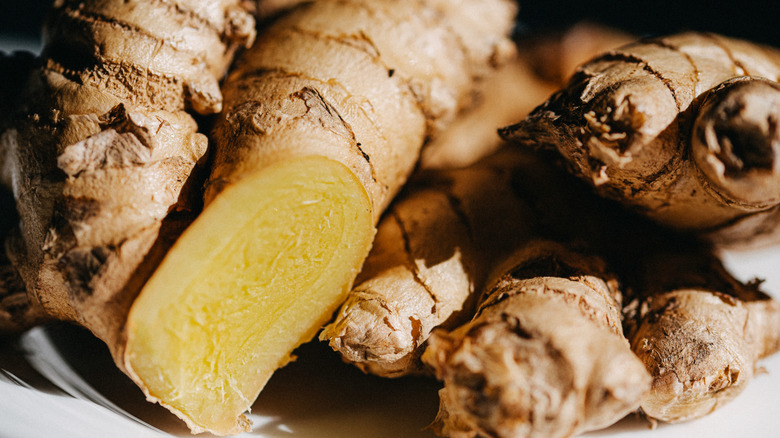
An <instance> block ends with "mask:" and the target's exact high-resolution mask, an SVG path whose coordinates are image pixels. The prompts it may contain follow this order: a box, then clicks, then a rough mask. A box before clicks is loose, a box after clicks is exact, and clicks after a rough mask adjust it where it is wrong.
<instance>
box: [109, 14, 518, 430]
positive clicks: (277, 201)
mask: <svg viewBox="0 0 780 438" xmlns="http://www.w3.org/2000/svg"><path fill="white" fill-rule="evenodd" d="M514 10H515V5H514V4H513V3H512V2H509V1H503V0H490V1H469V0H463V1H461V0H449V1H440V0H430V1H423V2H420V1H416V0H409V1H406V0H404V1H398V2H392V3H388V2H385V1H381V0H366V1H357V0H355V1H352V0H348V1H330V0H319V1H316V2H310V3H305V4H302V5H300V6H299V7H296V8H294V9H292V10H291V11H290V12H289V13H287V14H283V15H281V16H280V17H279V18H278V19H277V20H276V21H274V22H273V23H270V24H269V25H268V27H266V28H264V30H263V31H262V32H261V33H260V34H259V35H258V38H257V41H256V43H255V44H254V46H253V47H252V48H251V49H250V50H248V51H247V52H246V53H244V54H243V55H242V56H241V57H240V58H239V59H238V60H237V61H236V64H235V66H234V68H233V69H232V71H231V73H230V74H229V75H228V77H227V79H226V81H225V83H224V85H223V88H222V91H223V93H224V96H225V108H224V111H223V112H222V114H221V115H220V116H219V118H218V120H217V121H216V122H215V127H214V130H213V140H214V150H213V155H212V159H213V165H212V170H211V174H210V176H209V178H208V181H207V182H206V186H205V196H204V199H205V208H204V210H203V212H202V213H201V214H200V215H199V216H198V218H197V219H196V220H195V221H194V223H193V224H192V225H191V226H190V227H189V228H188V229H187V230H186V231H185V232H184V233H183V235H182V236H181V237H180V238H179V239H178V241H177V242H176V244H175V245H174V246H173V247H172V248H171V250H170V251H169V252H168V253H167V255H166V257H165V259H164V260H163V262H162V263H161V264H160V266H159V267H158V269H156V270H155V272H154V273H153V274H152V275H151V277H150V279H149V281H148V282H147V283H146V284H145V285H144V287H143V289H142V291H141V293H140V295H139V296H138V298H137V299H136V301H135V302H134V303H133V306H132V308H131V310H130V313H129V315H128V318H127V323H126V325H125V332H124V333H125V336H126V339H127V344H126V350H125V356H124V358H123V360H124V366H125V367H126V368H127V369H128V370H129V371H130V375H131V376H132V377H133V378H134V380H136V381H137V382H138V383H139V385H141V386H142V387H144V388H146V391H147V394H148V396H149V397H150V398H152V399H156V400H160V401H161V403H164V404H167V405H169V406H171V407H172V409H174V410H177V411H180V412H185V413H186V414H187V417H188V418H189V419H190V426H191V427H192V428H193V430H201V429H206V430H210V431H212V432H216V433H235V432H236V431H240V430H243V429H245V428H246V427H248V424H247V421H246V419H245V418H244V417H243V416H240V414H241V413H242V412H243V411H245V410H246V409H247V408H248V407H249V406H250V404H251V403H252V401H253V400H254V399H255V398H256V397H257V395H258V393H259V392H260V391H261V389H262V388H263V386H264V385H265V383H266V382H267V381H268V379H269V378H270V377H271V375H272V374H273V372H274V371H275V370H276V369H278V368H279V367H281V366H283V365H284V364H285V363H286V362H287V361H289V360H290V358H291V353H292V352H293V350H294V349H295V348H296V347H297V346H298V345H300V344H301V343H303V342H305V341H308V340H310V339H311V338H313V337H314V336H315V335H316V332H317V331H318V330H319V329H320V328H321V327H322V325H324V324H325V323H326V322H327V320H328V319H329V318H330V317H331V316H332V314H333V311H334V310H335V309H336V307H337V306H338V305H339V304H340V303H341V302H342V301H343V300H344V298H345V296H346V293H347V292H348V291H349V289H350V288H351V286H352V283H353V281H354V278H355V276H356V275H357V273H358V270H359V269H360V266H361V264H362V263H363V260H364V259H365V257H366V256H367V254H368V251H369V248H370V246H371V243H372V240H373V237H374V233H375V224H376V221H377V220H378V218H379V216H380V215H381V213H382V212H383V210H384V209H385V208H386V206H387V205H388V204H389V203H390V201H391V199H392V198H393V197H394V196H395V194H396V193H397V192H398V190H399V189H400V188H401V185H402V184H403V183H404V182H405V181H406V178H407V177H408V175H409V173H411V171H412V169H413V167H414V166H415V163H416V162H417V160H418V157H419V152H420V149H421V148H422V146H423V144H424V143H425V141H426V140H427V139H428V138H431V137H433V136H435V135H436V134H437V133H438V132H440V131H441V130H442V129H444V128H445V127H446V126H447V125H448V124H449V123H450V122H451V120H452V119H453V118H454V117H455V115H456V114H457V113H458V112H459V111H460V110H461V109H462V108H464V107H466V106H468V105H469V102H470V99H471V96H472V95H473V94H474V92H475V90H476V88H477V86H478V81H479V78H481V77H482V76H484V75H485V74H486V73H487V72H489V71H491V70H492V69H493V68H495V67H496V66H497V65H499V64H501V63H503V62H504V60H506V59H507V58H508V57H509V56H510V55H511V54H512V52H513V46H512V44H511V41H510V40H509V39H508V37H507V35H508V33H509V31H510V29H511V27H512V24H513V19H514ZM184 339H194V340H196V342H188V343H184V342H182V341H183V340H184ZM179 382H188V383H187V386H186V387H184V386H182V385H181V384H179ZM237 417H238V418H239V419H238V421H237V420H236V418H237Z"/></svg>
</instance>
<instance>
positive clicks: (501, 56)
mask: <svg viewBox="0 0 780 438" xmlns="http://www.w3.org/2000/svg"><path fill="white" fill-rule="evenodd" d="M514 9H515V6H514V5H513V4H512V3H510V2H502V1H491V2H467V1H429V2H423V3H419V2H407V1H402V2H394V3H392V4H390V3H387V2H382V1H363V2H360V1H347V2H342V3H337V2H332V1H317V2H312V3H309V4H305V5H301V7H298V8H295V9H294V10H293V11H291V13H290V14H287V15H285V16H283V17H281V19H279V20H278V21H276V22H275V23H273V24H272V25H271V26H270V27H269V28H268V29H266V30H265V31H264V33H263V35H262V38H260V39H259V40H258V43H257V44H255V45H254V47H252V49H251V50H250V51H249V52H247V53H246V54H245V56H243V57H242V58H241V59H240V60H239V61H238V62H237V65H236V67H235V68H234V69H233V71H232V72H231V74H230V75H229V77H228V79H227V80H226V83H225V86H224V89H223V91H224V93H225V97H226V102H227V106H226V110H225V112H224V113H223V115H222V117H221V118H220V120H219V122H218V123H217V125H216V128H215V131H214V138H215V141H216V148H215V156H214V157H215V158H214V165H213V170H212V172H211V176H210V178H209V181H208V183H207V188H206V196H205V199H206V202H207V203H208V202H210V200H212V199H213V198H214V197H215V196H216V194H218V193H219V192H220V191H221V190H222V189H223V188H224V187H225V186H228V185H230V184H233V183H235V182H236V181H238V180H240V179H241V177H242V175H245V174H247V173H251V172H255V171H257V170H258V169H261V168H263V167H266V166H268V165H270V164H272V163H275V162H280V161H284V160H286V159H290V158H295V157H303V156H308V155H321V156H325V157H328V158H331V159H333V160H335V161H338V162H341V163H343V164H344V165H346V166H347V167H348V168H349V169H350V170H351V171H352V172H353V173H354V174H355V175H356V176H357V178H358V179H359V180H360V181H361V183H362V184H363V186H364V187H365V189H366V192H367V193H368V195H369V198H370V199H371V200H372V204H373V206H374V217H375V220H378V218H379V215H380V214H381V212H382V211H384V209H385V208H386V206H387V205H388V204H389V202H390V200H391V199H392V198H393V196H394V195H395V193H397V191H398V190H399V189H400V187H401V185H402V184H403V183H404V182H405V181H406V179H407V177H408V175H409V174H410V173H411V171H412V168H413V167H414V165H415V163H416V162H417V160H418V158H419V154H420V150H421V148H422V146H423V144H424V143H425V141H426V140H427V139H428V138H431V137H435V136H436V135H437V133H438V132H439V131H440V130H441V129H442V128H443V127H445V126H447V125H449V123H451V122H452V120H453V119H454V117H455V116H456V114H458V113H459V112H460V111H461V110H462V109H463V108H465V107H467V106H468V105H469V103H470V101H471V96H472V93H473V92H474V91H475V90H476V86H475V85H476V84H475V80H478V79H479V78H480V77H482V76H484V75H485V74H486V73H487V72H489V71H491V70H492V68H494V67H495V66H497V65H499V64H501V63H503V62H505V61H506V59H507V58H508V57H509V56H510V55H511V54H512V53H513V47H512V45H511V42H510V41H509V40H508V39H507V38H506V36H505V35H506V34H507V33H508V29H510V28H511V25H512V22H513V19H514ZM356 17H360V19H355V18H356ZM401 29H404V30H403V32H402V33H399V32H401ZM399 35H414V38H412V39H411V40H407V39H406V38H399ZM281 41H284V44H280V42H281ZM323 58H324V59H326V62H310V61H309V60H310V59H323Z"/></svg>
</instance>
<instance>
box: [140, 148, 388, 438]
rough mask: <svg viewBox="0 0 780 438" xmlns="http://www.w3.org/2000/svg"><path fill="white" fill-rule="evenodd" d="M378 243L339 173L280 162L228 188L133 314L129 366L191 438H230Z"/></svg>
mask: <svg viewBox="0 0 780 438" xmlns="http://www.w3.org/2000/svg"><path fill="white" fill-rule="evenodd" d="M373 234H374V227H373V220H372V212H371V205H370V201H369V199H368V197H367V195H366V192H365V190H364V189H363V186H362V185H361V184H360V183H359V182H358V180H357V179H356V178H355V177H354V176H353V174H352V173H351V172H350V171H349V170H348V169H347V168H346V167H345V166H343V165H342V164H340V163H337V162H335V161H332V160H329V159H327V158H323V157H306V158H297V159H294V160H288V161H284V162H281V163H276V164H274V165H272V166H270V167H267V168H265V169H263V170H262V171H260V172H257V173H255V174H253V175H251V176H248V177H245V178H243V179H242V180H241V181H240V182H239V183H238V184H235V185H233V186H230V187H228V188H227V189H225V190H224V191H223V192H222V193H221V194H220V195H219V196H218V197H217V198H216V199H215V200H214V201H213V202H212V203H211V204H210V205H209V206H208V207H207V208H206V209H205V211H204V212H203V213H202V214H201V215H200V216H199V217H198V219H197V220H196V221H195V222H194V223H193V224H192V225H191V226H190V227H189V228H188V229H187V230H186V232H185V233H184V234H183V235H182V236H181V238H180V239H179V241H177V243H176V245H175V246H174V247H173V249H172V250H171V251H170V252H169V253H168V255H167V256H166V258H165V260H164V261H163V263H162V264H161V265H160V267H159V268H158V270H157V271H156V272H155V273H154V275H153V276H152V277H151V279H150V280H149V281H148V283H147V284H146V285H145V287H144V288H143V290H142V292H141V294H140V296H139V297H138V299H137V300H136V302H135V303H134V304H133V307H132V309H131V311H130V315H129V317H128V321H127V327H126V330H127V336H128V340H127V348H126V353H125V367H126V369H127V370H128V372H129V374H130V375H131V377H133V378H134V379H135V380H136V381H137V383H139V385H140V386H141V387H142V388H145V390H146V392H147V396H148V397H149V398H150V399H153V400H155V401H158V402H159V403H160V404H162V405H164V406H166V407H168V408H169V409H171V410H172V411H173V412H174V413H176V414H177V415H179V416H180V417H182V418H183V419H184V420H185V421H186V422H187V423H188V424H189V425H190V427H192V428H193V431H195V432H197V431H203V430H208V431H211V432H214V433H217V434H233V433H238V432H240V431H242V430H244V429H245V428H246V427H247V421H246V419H245V418H244V417H243V416H242V413H243V412H244V411H246V410H247V409H248V408H249V406H250V405H251V404H252V402H253V401H254V399H255V398H256V397H257V395H258V393H259V392H260V390H261V389H262V387H263V386H264V385H265V383H266V382H267V381H268V379H269V378H270V377H271V374H272V373H273V372H274V370H276V369H277V368H279V367H280V366H282V365H284V364H285V363H286V362H287V361H288V359H289V355H290V353H291V352H292V350H293V349H294V348H295V347H297V346H298V345H300V344H301V343H303V342H305V341H308V340H309V339H311V338H312V337H313V336H314V335H315V334H316V332H317V331H318V330H319V329H320V327H321V326H322V325H323V324H325V323H326V322H327V320H328V319H329V318H330V316H331V315H332V313H333V311H334V310H335V308H336V307H337V306H338V305H339V304H340V302H341V301H342V300H343V298H344V296H345V295H346V293H347V291H348V290H349V289H350V287H351V284H352V281H353V280H354V278H355V276H356V275H357V272H358V270H359V268H360V266H361V264H362V262H363V260H364V258H365V257H366V255H367V253H368V250H369V249H370V246H371V241H372V238H373Z"/></svg>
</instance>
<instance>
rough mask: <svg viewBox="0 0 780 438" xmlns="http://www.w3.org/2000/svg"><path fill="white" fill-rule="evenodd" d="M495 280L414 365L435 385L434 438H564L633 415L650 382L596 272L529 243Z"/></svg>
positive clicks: (554, 248)
mask: <svg viewBox="0 0 780 438" xmlns="http://www.w3.org/2000/svg"><path fill="white" fill-rule="evenodd" d="M497 272H498V275H497V277H496V278H495V279H494V280H493V281H492V282H490V283H489V284H490V285H489V287H488V288H487V289H486V292H485V295H484V298H483V300H482V303H481V305H480V307H479V309H478V310H477V312H476V314H475V316H474V319H473V320H472V321H470V322H468V323H466V324H464V325H463V326H461V327H459V328H457V329H456V330H454V331H452V332H449V333H447V332H445V331H444V330H438V331H436V332H434V333H433V335H432V336H431V338H430V340H429V342H430V345H429V347H428V349H427V350H426V351H425V353H424V355H423V360H424V361H425V362H426V363H428V364H429V365H431V366H432V367H433V368H434V369H435V370H436V376H437V378H439V379H441V380H442V381H443V382H444V387H443V389H441V390H440V407H439V414H438V416H437V419H436V422H434V424H433V430H434V431H435V432H436V433H437V434H439V435H441V436H450V437H475V436H494V437H568V436H572V435H576V434H579V433H582V432H585V431H588V430H594V429H600V428H604V427H607V426H609V425H611V424H613V423H614V422H616V421H617V420H619V419H620V418H622V417H623V416H624V415H626V414H627V413H629V412H631V411H633V410H635V409H637V407H638V406H639V403H640V401H641V399H642V397H643V396H644V394H645V392H646V391H647V389H648V388H649V384H650V377H649V376H648V374H647V372H646V371H645V369H644V366H643V365H642V363H641V362H639V361H638V360H637V358H636V357H635V356H634V355H633V354H632V353H631V350H630V349H629V346H628V342H627V341H626V339H625V337H623V331H622V326H621V314H620V292H619V290H618V289H617V283H616V281H615V279H614V277H612V276H611V275H610V274H608V273H606V272H605V270H604V264H603V262H601V261H600V260H598V259H597V258H592V257H589V256H585V255H582V254H578V253H575V252H572V251H570V250H568V249H565V248H564V246H562V245H560V244H555V243H552V242H549V241H537V242H533V243H530V244H529V245H528V246H527V247H525V248H524V249H522V250H520V251H518V253H517V254H515V255H513V256H512V257H511V258H509V259H508V260H507V264H506V265H504V266H503V267H502V268H500V269H499V270H498V271H497Z"/></svg>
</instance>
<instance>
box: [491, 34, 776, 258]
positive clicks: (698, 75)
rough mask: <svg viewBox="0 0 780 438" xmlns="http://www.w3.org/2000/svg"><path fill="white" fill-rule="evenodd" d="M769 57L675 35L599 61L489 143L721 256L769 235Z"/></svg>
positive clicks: (772, 191) (720, 40)
mask: <svg viewBox="0 0 780 438" xmlns="http://www.w3.org/2000/svg"><path fill="white" fill-rule="evenodd" d="M779 78H780V51H778V50H775V49H772V48H769V47H764V46H759V45H755V44H752V43H749V42H746V41H741V40H736V39H730V38H726V37H722V36H718V35H713V34H702V33H684V34H679V35H673V36H668V37H663V38H656V39H648V40H642V41H639V42H636V43H634V44H630V45H627V46H623V47H622V48H619V49H616V50H612V51H608V52H606V53H604V54H603V55H602V56H599V57H596V58H595V59H593V60H592V61H590V62H588V63H586V64H584V65H582V66H580V68H579V69H578V71H577V73H576V74H575V75H574V76H572V78H571V79H570V81H569V83H568V85H567V86H566V87H565V88H564V89H562V90H561V91H559V92H557V93H556V94H555V95H553V96H552V97H551V98H550V99H549V100H548V101H547V102H546V103H545V104H543V105H541V106H539V107H538V108H537V109H536V110H534V111H533V113H532V114H531V115H529V117H528V118H526V119H525V120H523V121H521V122H519V123H517V124H515V125H512V126H509V127H506V128H503V129H502V130H501V135H502V136H503V137H504V138H505V139H509V140H512V141H515V142H518V143H520V144H523V145H526V146H531V147H535V148H540V149H550V150H556V151H558V153H559V154H560V156H561V159H562V161H563V162H564V163H565V164H566V166H567V167H568V168H569V169H571V171H572V172H573V173H574V174H576V175H578V176H580V177H581V178H582V179H584V180H586V181H589V182H590V183H591V184H592V185H593V186H594V187H595V188H596V190H597V191H598V192H599V193H600V194H602V195H604V196H607V197H610V198H613V199H617V200H620V201H621V202H624V203H626V204H627V205H630V206H632V207H633V208H635V209H636V210H637V211H640V212H642V214H645V215H647V216H648V217H650V218H652V219H654V220H656V221H658V222H660V223H663V224H666V225H668V226H672V227H676V228H678V229H682V230H687V231H693V232H697V233H699V234H701V235H705V236H707V237H708V238H710V239H711V240H712V241H714V242H717V243H719V244H723V245H729V244H731V245H747V244H749V243H751V242H757V243H761V244H768V243H769V242H771V241H773V239H774V238H775V237H778V235H780V232H777V230H779V229H780V227H777V226H776V225H775V224H776V223H777V220H776V219H775V217H776V216H777V215H778V214H779V213H778V210H780V197H778V195H777V193H778V187H780V186H779V184H780V177H779V176H778V175H780V173H778V169H777V167H778V166H777V165H776V164H775V163H776V162H777V160H778V159H777V157H778V153H777V151H776V150H775V149H776V146H777V144H780V143H778V138H780V137H778V136H780V131H778V129H777V123H774V122H773V120H776V119H777V118H778V107H779V106H778V102H780V100H779V99H780V86H778V85H777V81H778V79H779Z"/></svg>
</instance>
